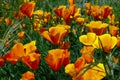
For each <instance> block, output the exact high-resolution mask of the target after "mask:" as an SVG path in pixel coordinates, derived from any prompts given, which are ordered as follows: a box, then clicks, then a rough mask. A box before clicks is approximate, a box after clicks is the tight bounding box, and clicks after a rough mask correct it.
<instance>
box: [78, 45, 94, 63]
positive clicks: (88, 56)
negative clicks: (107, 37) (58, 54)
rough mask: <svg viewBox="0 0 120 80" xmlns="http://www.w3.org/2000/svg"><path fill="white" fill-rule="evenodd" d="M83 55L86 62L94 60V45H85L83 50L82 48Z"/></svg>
mask: <svg viewBox="0 0 120 80" xmlns="http://www.w3.org/2000/svg"><path fill="white" fill-rule="evenodd" d="M80 52H81V54H82V56H83V57H84V59H85V60H86V62H88V63H89V62H93V60H94V59H93V57H94V47H92V46H84V47H83V48H82V49H81V50H80Z"/></svg>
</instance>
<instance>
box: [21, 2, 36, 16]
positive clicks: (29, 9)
mask: <svg viewBox="0 0 120 80" xmlns="http://www.w3.org/2000/svg"><path fill="white" fill-rule="evenodd" d="M34 8H35V2H33V1H32V2H27V3H24V4H22V5H21V6H20V14H23V15H24V16H27V17H29V18H31V17H32V14H33V11H34Z"/></svg>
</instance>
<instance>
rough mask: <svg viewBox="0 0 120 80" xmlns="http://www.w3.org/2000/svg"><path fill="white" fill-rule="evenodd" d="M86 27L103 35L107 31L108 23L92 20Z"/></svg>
mask: <svg viewBox="0 0 120 80" xmlns="http://www.w3.org/2000/svg"><path fill="white" fill-rule="evenodd" d="M86 27H87V28H88V29H89V31H90V32H94V33H96V34H97V35H102V34H104V33H105V32H106V29H107V27H108V24H107V23H102V22H101V21H91V22H90V23H89V24H86Z"/></svg>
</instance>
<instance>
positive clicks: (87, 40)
mask: <svg viewBox="0 0 120 80" xmlns="http://www.w3.org/2000/svg"><path fill="white" fill-rule="evenodd" d="M96 38H97V36H96V34H95V33H91V32H89V33H87V35H81V36H80V37H79V40H80V42H81V43H83V44H84V45H92V44H93V43H94V41H95V40H96Z"/></svg>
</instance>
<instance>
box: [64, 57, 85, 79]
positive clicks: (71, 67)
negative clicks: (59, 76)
mask: <svg viewBox="0 0 120 80" xmlns="http://www.w3.org/2000/svg"><path fill="white" fill-rule="evenodd" d="M85 64H86V62H85V59H84V58H83V57H79V58H78V59H77V60H76V62H75V63H70V64H67V65H66V66H65V73H67V74H69V75H70V76H72V77H76V76H77V75H78V74H79V73H80V72H81V70H82V69H83V67H84V66H85Z"/></svg>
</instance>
